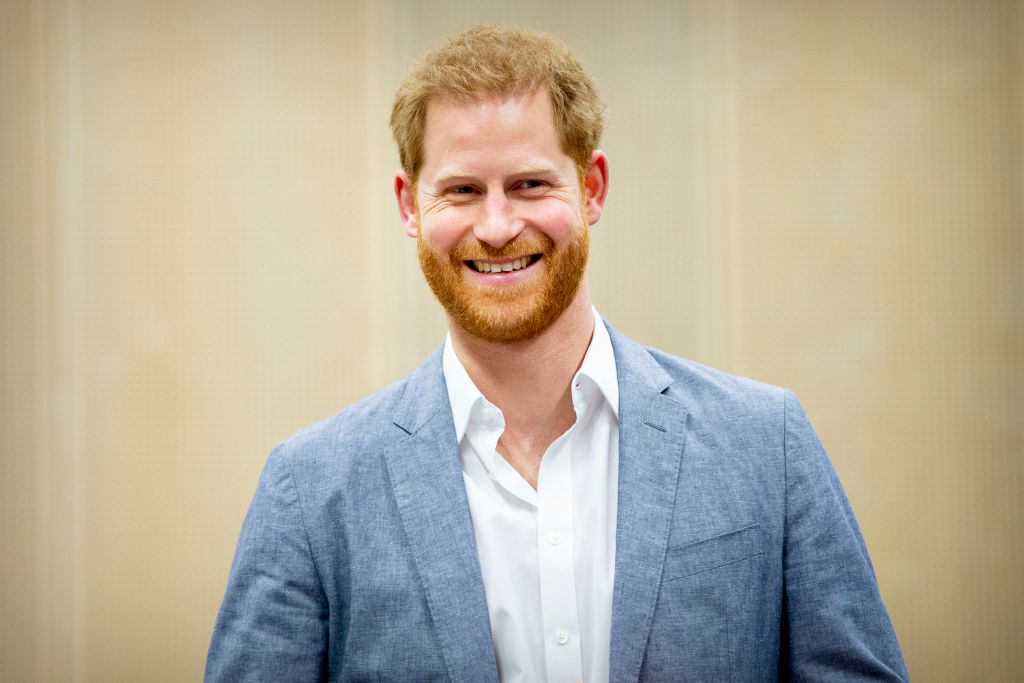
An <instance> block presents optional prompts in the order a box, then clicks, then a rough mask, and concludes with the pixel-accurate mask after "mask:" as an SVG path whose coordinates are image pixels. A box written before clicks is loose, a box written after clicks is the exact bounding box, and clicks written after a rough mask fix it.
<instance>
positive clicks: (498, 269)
mask: <svg viewBox="0 0 1024 683" xmlns="http://www.w3.org/2000/svg"><path fill="white" fill-rule="evenodd" d="M472 264H473V267H474V268H476V270H477V272H480V273H508V272H510V271H513V270H520V269H521V268H525V267H526V266H528V265H530V257H529V256H523V257H521V258H517V259H516V260H515V261H509V262H508V263H488V262H487V261H472Z"/></svg>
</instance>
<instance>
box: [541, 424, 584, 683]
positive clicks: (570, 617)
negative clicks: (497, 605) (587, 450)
mask: <svg viewBox="0 0 1024 683" xmlns="http://www.w3.org/2000/svg"><path fill="white" fill-rule="evenodd" d="M572 437H573V429H570V431H569V432H568V433H566V434H565V435H563V436H562V438H560V439H559V440H558V441H556V442H555V443H554V444H552V446H551V449H550V450H549V452H548V453H546V454H545V456H544V459H543V460H542V461H541V471H540V477H539V481H538V490H537V551H538V552H537V554H538V560H539V562H538V564H539V570H540V589H541V608H542V612H543V622H544V651H545V660H546V662H545V663H546V667H547V680H548V683H560V682H562V681H569V682H570V683H571V682H574V681H579V680H581V679H582V678H583V657H582V652H581V648H580V646H581V640H580V636H581V634H580V623H579V611H578V610H577V602H576V600H577V597H576V579H575V568H574V558H575V553H574V551H573V544H574V542H575V537H574V528H573V500H572V459H571V457H570V450H571V441H572Z"/></svg>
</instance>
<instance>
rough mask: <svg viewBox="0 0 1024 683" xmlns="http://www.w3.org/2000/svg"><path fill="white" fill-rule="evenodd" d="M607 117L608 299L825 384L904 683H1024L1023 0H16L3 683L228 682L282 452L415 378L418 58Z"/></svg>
mask: <svg viewBox="0 0 1024 683" xmlns="http://www.w3.org/2000/svg"><path fill="white" fill-rule="evenodd" d="M483 21H500V22H506V23H519V24H522V25H525V26H527V27H533V28H540V29H545V30H549V31H552V32H555V33H557V34H558V35H560V36H561V37H562V38H564V39H565V40H566V41H567V42H568V43H570V44H571V45H573V46H574V47H575V48H576V49H577V50H578V53H579V54H580V55H581V56H582V58H583V59H584V61H585V62H586V64H587V65H588V67H589V69H590V71H591V72H592V73H593V74H594V75H595V76H596V77H597V78H598V80H599V82H600V86H601V88H602V90H603V92H604V94H605V96H606V98H607V99H608V101H609V102H610V107H609V126H608V131H607V135H606V138H605V145H604V146H605V149H606V151H607V152H608V154H609V156H610V158H611V162H612V192H611V197H610V200H609V205H608V209H607V211H606V213H605V216H604V218H603V219H602V221H601V223H600V224H599V225H597V226H596V227H595V236H594V241H595V244H594V257H593V261H592V268H591V281H592V283H593V290H594V295H595V300H596V303H597V306H598V307H599V309H600V310H601V312H602V313H603V314H604V315H605V316H607V317H608V318H609V319H610V320H611V321H612V322H613V323H614V324H616V325H617V326H618V327H619V328H620V329H621V330H623V331H624V332H626V333H628V334H630V335H632V336H634V337H636V338H639V339H641V340H643V341H645V342H648V343H651V344H654V345H656V346H660V347H661V348H663V349H666V350H668V351H671V352H673V353H676V354H680V355H684V356H687V357H690V358H694V359H696V360H699V361H702V362H706V363H709V364H713V365H716V366H718V367H721V368H724V369H727V370H730V371H733V372H737V373H742V374H746V375H750V376H753V377H755V378H758V379H762V380H765V381H769V382H773V383H777V384H783V385H785V386H788V387H790V388H792V389H794V390H795V391H796V392H797V394H798V395H799V396H800V397H801V398H802V400H803V402H804V405H805V407H806V409H807V412H808V413H809V414H810V416H811V418H812V420H813V421H814V423H815V425H816V427H817V429H818V431H819V433H820V435H821V438H822V440H823V441H824V443H825V445H826V446H827V447H828V449H829V451H830V453H831V455H832V457H833V460H834V462H835V464H836V467H837V469H838V470H839V473H840V475H841V477H842V479H843V481H844V482H845V485H846V487H847V490H848V493H849V496H850V498H851V500H852V503H853V506H854V509H855V510H856V512H857V514H858V516H859V518H860V521H861V524H862V526H863V529H864V533H865V537H866V539H867V543H868V546H869V548H870V550H871V552H872V556H873V558H874V562H875V565H876V569H877V572H878V577H879V581H880V584H881V587H882V592H883V594H884V597H885V599H886V601H887V603H888V606H889V608H890V611H891V613H892V617H893V621H894V622H895V625H896V629H897V633H898V634H899V637H900V640H901V642H902V645H903V649H904V653H905V656H906V659H907V663H908V665H909V668H910V671H911V674H912V675H913V676H914V677H915V678H916V679H917V680H922V681H958V680H1010V679H1013V678H1020V677H1021V676H1024V659H1022V655H1021V651H1022V650H1021V647H1020V643H1021V641H1022V640H1024V638H1022V634H1024V617H1022V616H1021V615H1022V614H1024V599H1022V598H1024V588H1022V581H1021V574H1022V571H1024V562H1022V559H1024V557H1022V555H1024V554H1022V545H1021V521H1022V506H1021V502H1020V494H1021V489H1022V484H1024V477H1022V466H1021V456H1022V433H1024V432H1022V426H1021V422H1022V415H1024V411H1022V407H1024V406H1022V404H1024V337H1022V334H1024V310H1022V297H1021V295H1022V291H1021V290H1022V287H1021V285H1022V284H1024V283H1022V277H1024V276H1022V273H1024V269H1022V266H1024V263H1022V255H1024V253H1022V248H1024V247H1022V237H1024V235H1022V233H1024V230H1022V228H1024V204H1022V199H1021V197H1022V195H1024V192H1022V191H1024V162H1022V159H1024V149H1022V145H1024V87H1022V85H1024V84H1022V80H1024V42H1022V41H1024V38H1022V35H1024V11H1022V8H1021V3H1020V2H1012V1H1009V0H1007V1H1003V2H999V1H995V0H991V1H979V0H959V1H958V0H929V1H925V0H921V1H913V0H875V1H861V0H857V1H855V2H850V1H848V0H845V1H838V0H836V1H831V0H827V1H824V2H823V1H820V0H806V1H798V0H791V1H781V0H773V1H766V0H758V1H757V2H754V1H753V0H750V1H745V0H688V1H682V0H680V1H677V2H657V1H653V0H652V1H648V2H637V3H627V2H596V1H594V0H590V1H583V0H580V1H573V2H565V1H563V2H560V3H549V2H540V1H530V0H526V1H524V2H517V3H500V4H498V3H494V4H493V5H492V4H490V3H480V2H476V1H472V0H465V1H459V2H457V1H450V2H443V3H426V2H423V3H420V2H414V1H412V0H410V1H408V2H398V1H396V0H375V1H373V2H363V3H344V2H340V1H338V0H318V1H315V2H294V3H293V2H285V1H284V0H281V1H280V2H276V1H271V0H212V1H208V0H192V1H190V2H167V1H166V0H152V1H149V2H141V1H131V0H90V1H85V0H65V1H60V0H2V2H0V97H2V101H0V226H2V242H0V282H2V301H0V303H2V316H0V321H2V351H0V372H2V376H0V377H2V387H3V393H2V399H0V400H2V410H0V448H2V460H0V534H2V536H0V542H2V548H0V550H2V553H0V575H2V579H3V580H2V601H0V679H3V680H11V681H15V680H17V681H36V680H38V681H135V680H146V681H184V680H196V679H198V678H200V676H201V672H202V668H203V661H204V657H205V651H206V647H207V643H208V641H209V636H210V632H211V629H212V626H213V620H214V616H215V614H216V610H217V608H218V605H219V602H220V599H221V596H222V593H223V590H224V585H225V581H226V578H227V572H228V568H229V564H230V560H231V556H232V553H233V550H234V544H235V539H236V537H237V533H238V530H239V527H240V525H241V522H242V517H243V515H244V513H245V510H246V506H247V504H248V501H249V498H250V497H251V495H252V493H253V490H254V487H255V483H256V478H257V476H258V474H259V471H260V469H261V467H262V464H263V461H264V459H265V457H266V454H267V452H268V451H269V449H270V448H271V447H272V445H273V444H274V443H276V442H277V441H279V440H281V439H282V438H284V437H285V436H287V435H288V434H289V433H291V432H292V431H294V430H295V429H297V428H299V427H301V426H303V425H305V424H307V423H309V422H312V421H314V420H316V419H319V418H322V417H325V416H327V415H329V414H331V413H333V412H335V411H337V410H339V409H340V408H342V407H344V406H345V405H347V404H348V403H350V402H352V401H353V400H355V399H357V398H358V397H360V396H362V395H365V394H367V393H369V392H370V391H372V390H374V389H376V388H379V387H380V386H382V385H384V384H385V383H386V382H389V381H391V380H394V379H396V378H398V377H400V376H401V375H403V374H404V373H406V372H408V371H409V370H411V369H412V368H414V367H415V366H416V365H417V364H418V363H419V362H420V361H421V360H422V359H423V358H424V357H425V356H426V355H427V354H428V353H429V352H430V351H431V350H432V349H433V348H434V347H435V346H436V345H437V344H438V343H439V342H440V340H441V336H442V332H443V325H442V320H441V316H440V313H439V310H438V308H437V306H436V305H435V304H434V302H433V300H432V299H431V298H430V296H429V292H428V291H427V289H426V287H425V286H424V285H423V283H422V282H421V278H420V275H419V272H418V270H417V268H416V265H415V259H414V249H413V243H412V242H411V241H410V240H408V239H406V238H405V237H404V235H403V234H402V231H401V227H400V225H399V222H398V218H397V214H396V211H395V209H394V206H393V200H392V197H391V191H390V184H391V173H392V172H393V170H394V168H395V167H396V165H397V155H396V153H395V151H394V149H393V147H392V144H391V141H390V138H389V133H388V130H387V127H386V117H387V112H388V108H389V102H390V98H391V94H392V92H393V90H394V88H395V86H396V84H397V82H398V80H399V78H400V75H401V73H402V70H403V68H404V65H405V63H406V62H407V60H408V59H409V58H410V57H411V56H412V55H414V54H416V53H418V52H420V51H422V50H423V49H425V48H427V47H429V46H432V45H434V44H436V43H438V42H439V41H440V40H441V38H442V37H444V36H446V35H448V34H450V33H452V32H454V31H456V30H458V29H461V28H464V27H467V26H469V25H472V24H474V23H479V22H483Z"/></svg>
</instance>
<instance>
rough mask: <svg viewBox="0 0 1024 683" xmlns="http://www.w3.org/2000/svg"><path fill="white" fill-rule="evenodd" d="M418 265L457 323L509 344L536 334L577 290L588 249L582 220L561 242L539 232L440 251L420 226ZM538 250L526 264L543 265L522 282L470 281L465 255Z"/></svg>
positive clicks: (501, 256) (490, 255) (493, 256)
mask: <svg viewBox="0 0 1024 683" xmlns="http://www.w3.org/2000/svg"><path fill="white" fill-rule="evenodd" d="M416 253H417V256H418V257H419V262H420V269H421V270H422V271H423V276H424V277H425V278H426V280H427V284H428V285H429V286H430V289H431V290H432V291H433V292H434V296H435V297H437V300H438V301H439V302H441V305H442V306H443V307H444V309H445V311H447V312H448V315H449V316H450V318H451V319H452V320H453V321H454V322H455V324H456V325H458V326H459V327H461V328H462V329H464V330H465V331H466V332H468V333H470V334H471V335H473V336H475V337H479V338H480V339H483V340H485V341H489V342H497V343H501V344H513V343H515V342H519V341H524V340H526V339H531V338H533V337H536V336H537V335H539V334H540V333H541V332H543V331H544V330H546V329H547V328H548V327H550V326H551V324H552V323H554V322H555V321H556V320H558V318H559V316H561V315H562V313H563V312H564V311H565V309H566V308H568V307H569V304H570V303H572V301H573V299H574V298H575V297H576V293H577V292H579V289H580V284H581V283H582V282H583V275H584V273H585V272H586V268H587V257H588V256H589V253H590V231H589V230H588V228H587V226H586V222H585V221H584V224H583V225H581V226H580V227H579V228H577V229H576V231H575V234H574V235H573V238H572V239H571V240H570V241H569V242H568V243H567V244H566V245H565V246H564V247H562V248H560V249H559V248H556V246H555V243H554V241H553V240H552V239H551V238H550V237H548V236H547V235H544V234H541V235H540V236H539V237H536V238H533V237H530V238H518V237H517V238H516V239H514V240H512V241H511V242H509V243H508V244H506V245H505V246H503V247H501V248H495V247H492V246H491V245H489V244H485V243H481V242H479V241H478V242H477V243H476V244H473V245H462V244H457V245H455V246H454V247H452V249H451V250H450V251H449V252H448V253H447V254H442V253H439V252H438V251H437V250H436V249H434V248H433V247H432V246H431V245H430V244H429V243H428V242H427V241H426V240H425V239H424V238H423V232H422V231H420V234H419V236H418V237H417V238H416ZM525 254H540V256H541V257H540V259H539V260H538V261H537V262H536V263H534V264H533V265H531V266H530V268H542V269H543V270H542V272H540V273H537V274H536V275H534V276H533V277H531V278H530V279H529V281H527V282H523V283H520V284H516V285H511V286H506V287H487V286H481V285H479V284H477V283H476V282H473V281H472V279H471V276H470V274H469V273H468V272H466V271H467V270H468V266H467V265H466V263H465V262H466V261H470V260H474V259H504V258H510V257H513V256H522V255H525Z"/></svg>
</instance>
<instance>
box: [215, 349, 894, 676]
mask: <svg viewBox="0 0 1024 683" xmlns="http://www.w3.org/2000/svg"><path fill="white" fill-rule="evenodd" d="M609 331H610V334H611V339H612V346H613V348H614V350H615V361H616V363H617V367H618V379H619V499H618V506H619V507H618V528H617V529H616V554H615V589H614V597H613V603H612V633H611V662H610V664H611V680H612V681H616V682H618V681H637V680H642V681H768V680H775V679H776V678H780V679H793V680H811V681H830V680H835V681H850V680H906V679H907V673H906V669H905V667H904V664H903V659H902V657H901V655H900V651H899V646H898V645H897V642H896V637H895V634H894V632H893V628H892V624H891V623H890V621H889V616H888V614H887V613H886V610H885V606H884V605H883V604H882V599H881V596H880V595H879V591H878V585H877V583H876V581H875V576H874V572H873V570H872V567H871V561H870V560H869V558H868V553H867V550H866V548H865V546H864V542H863V539H862V538H861V534H860V531H859V529H858V527H857V522H856V520H855V519H854V516H853V513H852V511H851V510H850V507H849V504H848V503H847V500H846V497H845V495H844V494H843V490H842V488H841V486H840V484H839V481H838V479H837V478H836V475H835V472H834V471H833V469H832V466H831V464H830V463H829V460H828V457H827V456H826V454H825V452H824V450H823V449H822V447H821V444H820V443H819V441H818V438H817V437H816V436H815V434H814V431H813V430H812V428H811V425H810V423H809V422H808V420H807V417H806V415H805V414H804V412H803V410H802V409H801V407H800V405H799V403H798V402H797V400H796V398H795V397H794V396H793V395H792V394H791V393H790V392H788V391H786V390H783V389H778V388H776V387H771V386H767V385H764V384H759V383H756V382H753V381H750V380H746V379H741V378H737V377H733V376H730V375H727V374H724V373H721V372H718V371H715V370H711V369H709V368H706V367H703V366H700V365H697V364H695V363H692V362H689V361H685V360H681V359H678V358H674V357H672V356H669V355H666V354H664V353H661V352H659V351H656V350H653V349H649V348H645V347H642V346H640V345H638V344H636V343H635V342H632V341H630V340H629V339H627V338H625V337H623V336H622V335H620V334H618V333H617V332H615V331H614V330H609ZM206 680H207V681H255V680H267V681H317V680H331V681H348V680H375V681H376V680H394V681H425V680H446V681H473V682H477V681H495V680H497V668H496V665H495V658H494V646H493V643H492V640H491V631H490V624H489V620H488V614H487V605H486V599H485V596H484V586H483V581H482V579H481V573H480V564H479V561H478V559H477V552H476V545H475V541H474V537H473V528H472V522H471V520H470V514H469V504H468V502H467V499H466V489H465V484H464V482H463V476H462V469H461V464H460V460H459V451H458V444H457V443H456V441H455V428H454V425H453V422H452V415H451V409H450V407H449V405H448V396H447V392H446V389H445V384H444V377H443V374H442V371H441V353H440V351H438V352H437V353H435V354H434V355H433V356H432V357H431V358H430V359H429V360H427V362H426V363H424V364H423V366H421V367H420V368H419V369H418V370H417V371H416V372H414V373H413V374H411V375H409V376H408V377H406V378H405V379H403V380H401V381H399V382H397V383H395V384H393V385H391V386H389V387H387V388H386V389H383V390H382V391H380V392H378V393H376V394H374V395H372V396H370V397H368V398H366V399H364V400H362V401H360V402H359V403H357V404H355V405H353V406H351V407H349V408H348V409H346V410H344V411H342V412H341V413H339V414H338V415H335V416H334V417H331V418H329V419H327V420H324V421H323V422H320V423H318V424H315V425H313V426H311V427H308V428H306V429H304V430H302V431H300V432H298V433H297V434H295V435H294V436H292V437H291V438H289V439H288V440H287V441H285V442H284V443H282V444H280V445H279V446H278V447H277V448H275V449H274V451H273V452H272V453H271V455H270V458H269V460H268V462H267V465H266V468H265V470H264V472H263V474H262V476H261V477H260V482H259V486H258V489H257V492H256V495H255V498H254V499H253V502H252V506H251V508H250V510H249V513H248V516H247V517H246V520H245V524H244V525H243V528H242V533H241V538H240V540H239V543H238V549H237V551H236V555H235V560H234V563H233V565H232V568H231V575H230V578H229V580H228V587H227V593H226V595H225V598H224V603H223V606H222V607H221V611H220V615H219V616H218V618H217V623H216V626H215V629H214V633H213V640H212V643H211V645H210V654H209V658H208V660H207V669H206Z"/></svg>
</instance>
